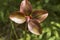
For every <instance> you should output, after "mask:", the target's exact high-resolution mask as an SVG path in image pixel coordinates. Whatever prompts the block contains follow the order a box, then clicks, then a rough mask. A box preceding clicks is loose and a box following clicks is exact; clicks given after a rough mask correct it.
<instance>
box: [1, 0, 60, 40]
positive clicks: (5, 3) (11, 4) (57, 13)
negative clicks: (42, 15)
mask: <svg viewBox="0 0 60 40" xmlns="http://www.w3.org/2000/svg"><path fill="white" fill-rule="evenodd" d="M21 1H22V0H0V40H60V0H29V1H30V2H31V4H32V7H33V10H35V9H38V10H41V9H44V10H47V11H48V13H49V15H48V17H47V19H46V20H45V21H43V22H42V23H41V27H42V34H40V35H35V34H32V33H30V32H29V31H27V32H25V27H24V26H23V24H21V25H20V24H16V23H15V22H12V21H11V20H10V19H9V15H10V14H11V12H14V11H18V10H19V9H20V3H21ZM26 30H28V29H26Z"/></svg>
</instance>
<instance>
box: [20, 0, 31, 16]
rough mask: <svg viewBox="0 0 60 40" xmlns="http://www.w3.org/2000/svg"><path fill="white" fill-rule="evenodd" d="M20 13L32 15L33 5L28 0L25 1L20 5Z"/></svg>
mask: <svg viewBox="0 0 60 40" xmlns="http://www.w3.org/2000/svg"><path fill="white" fill-rule="evenodd" d="M20 12H22V13H25V15H30V14H31V12H32V5H31V4H30V2H29V1H28V0H23V1H22V2H21V5H20Z"/></svg>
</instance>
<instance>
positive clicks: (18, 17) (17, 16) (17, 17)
mask: <svg viewBox="0 0 60 40" xmlns="http://www.w3.org/2000/svg"><path fill="white" fill-rule="evenodd" d="M9 18H10V19H11V20H12V21H14V22H15V23H18V24H22V23H24V22H25V21H26V18H25V16H24V14H22V13H21V12H19V11H16V12H13V13H11V15H10V16H9Z"/></svg>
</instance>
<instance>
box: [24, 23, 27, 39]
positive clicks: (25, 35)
mask: <svg viewBox="0 0 60 40" xmlns="http://www.w3.org/2000/svg"><path fill="white" fill-rule="evenodd" d="M26 28H27V23H26V24H25V34H24V40H26V37H27V29H26Z"/></svg>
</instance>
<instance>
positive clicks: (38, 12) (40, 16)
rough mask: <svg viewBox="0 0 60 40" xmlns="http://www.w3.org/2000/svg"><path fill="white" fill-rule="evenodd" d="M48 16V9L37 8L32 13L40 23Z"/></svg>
mask: <svg viewBox="0 0 60 40" xmlns="http://www.w3.org/2000/svg"><path fill="white" fill-rule="evenodd" d="M47 16H48V12H47V11H46V10H35V11H34V12H33V13H32V17H33V19H35V20H37V21H38V22H39V23H41V22H42V21H44V20H45V19H46V18H47Z"/></svg>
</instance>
